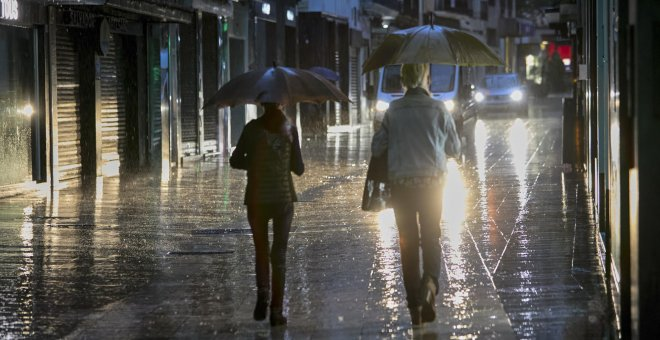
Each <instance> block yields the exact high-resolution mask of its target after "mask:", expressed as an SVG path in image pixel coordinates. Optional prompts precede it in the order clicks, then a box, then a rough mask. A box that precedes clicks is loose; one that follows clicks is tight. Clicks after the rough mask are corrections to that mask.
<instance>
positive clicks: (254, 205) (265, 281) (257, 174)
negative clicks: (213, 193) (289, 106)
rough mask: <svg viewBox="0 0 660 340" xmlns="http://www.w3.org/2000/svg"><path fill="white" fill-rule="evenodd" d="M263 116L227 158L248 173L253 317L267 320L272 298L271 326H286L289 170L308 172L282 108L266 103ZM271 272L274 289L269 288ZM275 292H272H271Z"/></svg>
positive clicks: (250, 125)
mask: <svg viewBox="0 0 660 340" xmlns="http://www.w3.org/2000/svg"><path fill="white" fill-rule="evenodd" d="M263 107H264V114H263V116H261V117H259V118H258V119H255V120H253V121H251V122H249V123H248V124H247V125H246V126H245V128H244V130H243V133H242V134H241V136H240V138H239V140H238V144H237V145H236V149H235V150H234V152H233V153H232V155H231V158H230V159H229V163H230V165H231V166H232V167H233V168H236V169H242V170H247V177H248V180H247V186H246V188H245V204H246V205H247V215H248V222H249V223H250V228H251V229H252V238H253V241H254V248H255V257H256V258H255V271H256V276H257V303H256V306H255V308H254V315H253V316H254V319H255V320H263V319H265V318H266V309H267V308H268V298H269V294H270V293H271V292H272V296H271V300H270V324H271V325H272V326H279V325H285V324H286V323H287V319H286V317H284V315H283V314H282V307H283V306H282V304H283V300H284V284H285V277H286V275H285V274H286V250H287V243H288V240H289V231H290V230H291V221H292V219H293V202H295V201H297V197H296V192H295V189H294V187H293V178H292V176H291V172H293V173H295V174H296V175H298V176H300V175H302V174H303V172H304V171H305V166H304V164H303V161H302V155H301V152H300V143H299V140H298V131H297V129H296V127H295V126H294V125H292V124H291V123H290V122H289V120H288V119H287V118H286V116H285V114H284V112H282V110H281V107H280V106H279V105H278V104H274V103H264V104H263ZM271 219H272V220H273V244H272V249H271V251H270V254H269V241H268V221H269V220H271ZM269 259H270V267H271V268H272V285H271V284H270V282H269V281H270V280H271V278H270V275H269V274H270V268H269ZM271 289H272V291H271Z"/></svg>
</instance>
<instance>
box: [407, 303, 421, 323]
mask: <svg viewBox="0 0 660 340" xmlns="http://www.w3.org/2000/svg"><path fill="white" fill-rule="evenodd" d="M408 311H410V321H411V322H412V325H413V327H416V326H421V325H422V307H412V308H410V307H409V308H408Z"/></svg>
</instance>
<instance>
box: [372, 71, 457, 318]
mask: <svg viewBox="0 0 660 340" xmlns="http://www.w3.org/2000/svg"><path fill="white" fill-rule="evenodd" d="M401 83H402V84H403V86H404V87H405V88H406V93H405V95H404V96H403V97H402V98H400V99H397V100H395V101H393V102H392V103H391V104H390V107H389V108H388V110H387V111H386V112H385V116H384V118H383V123H382V125H381V127H380V129H379V130H378V131H377V132H376V133H375V134H374V137H373V140H372V144H371V151H372V154H373V155H374V156H381V155H383V154H384V153H387V173H388V181H389V183H388V184H389V186H390V188H391V203H392V207H393V209H394V215H395V218H396V224H397V228H398V230H399V246H400V248H401V268H402V271H403V282H404V286H405V289H406V300H407V303H408V309H409V311H410V316H411V321H412V323H413V325H414V326H418V325H421V324H422V323H423V322H431V321H433V320H435V314H436V312H435V295H436V294H437V293H438V275H439V273H440V261H441V249H440V219H441V217H442V194H443V193H442V191H443V188H444V181H445V174H446V172H447V157H458V156H459V154H460V150H461V142H460V139H459V137H458V134H457V133H456V126H455V123H454V120H453V119H452V117H451V115H450V114H449V113H448V112H447V111H446V110H445V108H444V105H443V104H442V103H441V102H439V101H436V100H434V99H433V98H431V96H430V94H429V92H428V84H429V66H428V64H404V65H402V66H401ZM418 221H419V223H418ZM420 240H421V248H422V266H423V273H421V274H420V266H419V264H420V259H419V247H420Z"/></svg>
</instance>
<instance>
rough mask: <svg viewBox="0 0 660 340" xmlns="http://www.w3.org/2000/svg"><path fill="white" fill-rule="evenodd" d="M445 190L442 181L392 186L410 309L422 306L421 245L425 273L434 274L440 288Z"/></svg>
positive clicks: (426, 274) (404, 281) (402, 266)
mask: <svg viewBox="0 0 660 340" xmlns="http://www.w3.org/2000/svg"><path fill="white" fill-rule="evenodd" d="M442 189H443V186H442V185H441V184H438V185H433V186H427V187H423V188H408V187H405V186H393V187H392V207H393V208H394V216H395V218H396V225H397V228H398V229H399V247H400V248H401V270H402V271H403V285H404V287H405V288H406V300H407V302H408V307H409V308H414V307H418V306H421V301H420V299H421V297H420V296H419V290H420V282H421V280H422V275H421V274H420V263H419V260H420V259H419V248H420V245H421V248H422V267H423V275H424V276H430V277H431V278H432V279H433V280H434V282H435V286H436V287H438V276H439V275H440V262H441V260H442V250H441V248H440V218H441V217H442ZM418 221H419V222H418ZM420 241H421V242H420Z"/></svg>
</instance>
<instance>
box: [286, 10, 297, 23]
mask: <svg viewBox="0 0 660 340" xmlns="http://www.w3.org/2000/svg"><path fill="white" fill-rule="evenodd" d="M295 18H296V17H295V15H294V14H293V11H292V10H290V9H287V10H286V20H289V21H293V19H295Z"/></svg>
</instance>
